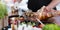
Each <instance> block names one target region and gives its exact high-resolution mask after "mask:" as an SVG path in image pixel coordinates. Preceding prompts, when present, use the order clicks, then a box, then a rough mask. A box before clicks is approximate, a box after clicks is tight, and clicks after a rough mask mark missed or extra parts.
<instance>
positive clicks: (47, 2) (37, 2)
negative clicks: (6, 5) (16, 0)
mask: <svg viewBox="0 0 60 30" xmlns="http://www.w3.org/2000/svg"><path fill="white" fill-rule="evenodd" d="M58 3H60V0H28V8H29V9H30V10H32V11H33V12H36V11H37V10H38V9H40V8H41V7H42V6H46V7H45V9H46V10H51V9H53V8H54V9H55V10H56V8H55V7H56V5H57V4H58Z"/></svg>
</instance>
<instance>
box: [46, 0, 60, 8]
mask: <svg viewBox="0 0 60 30" xmlns="http://www.w3.org/2000/svg"><path fill="white" fill-rule="evenodd" d="M58 3H60V0H52V2H51V3H50V4H49V5H48V6H47V7H48V8H54V7H56V5H57V4H58Z"/></svg>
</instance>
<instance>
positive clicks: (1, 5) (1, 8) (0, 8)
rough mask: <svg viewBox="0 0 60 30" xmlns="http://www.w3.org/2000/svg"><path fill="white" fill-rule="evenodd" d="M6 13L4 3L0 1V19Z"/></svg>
mask: <svg viewBox="0 0 60 30" xmlns="http://www.w3.org/2000/svg"><path fill="white" fill-rule="evenodd" d="M6 15H7V8H6V5H5V4H4V3H2V2H1V1H0V19H1V18H4V16H6Z"/></svg>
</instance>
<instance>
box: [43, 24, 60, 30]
mask: <svg viewBox="0 0 60 30" xmlns="http://www.w3.org/2000/svg"><path fill="white" fill-rule="evenodd" d="M43 30H60V27H59V26H57V25H56V24H46V25H45V27H43Z"/></svg>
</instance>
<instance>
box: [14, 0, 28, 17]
mask: <svg viewBox="0 0 60 30" xmlns="http://www.w3.org/2000/svg"><path fill="white" fill-rule="evenodd" d="M27 2H28V0H17V1H16V2H15V9H18V11H19V15H20V16H21V15H23V12H24V11H28V7H27Z"/></svg>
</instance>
